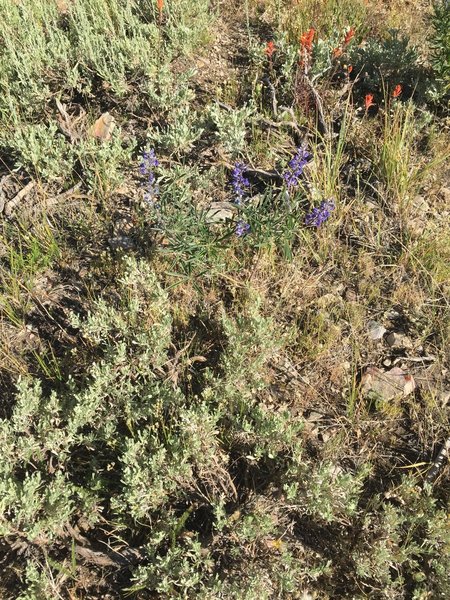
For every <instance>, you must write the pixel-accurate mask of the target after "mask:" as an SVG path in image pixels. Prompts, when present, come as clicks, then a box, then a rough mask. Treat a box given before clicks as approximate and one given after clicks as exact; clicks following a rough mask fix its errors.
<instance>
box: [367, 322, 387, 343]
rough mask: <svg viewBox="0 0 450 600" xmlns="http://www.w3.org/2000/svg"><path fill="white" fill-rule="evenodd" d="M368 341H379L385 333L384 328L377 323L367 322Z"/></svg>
mask: <svg viewBox="0 0 450 600" xmlns="http://www.w3.org/2000/svg"><path fill="white" fill-rule="evenodd" d="M367 330H368V336H369V339H371V340H373V341H378V340H381V339H382V338H383V336H384V334H385V333H386V328H385V327H383V325H381V324H380V323H377V321H369V322H368V323H367Z"/></svg>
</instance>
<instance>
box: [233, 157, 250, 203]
mask: <svg viewBox="0 0 450 600" xmlns="http://www.w3.org/2000/svg"><path fill="white" fill-rule="evenodd" d="M245 170H246V166H245V165H244V163H241V162H237V163H236V164H235V165H234V168H233V171H232V173H231V187H232V188H233V191H234V194H235V202H236V204H241V203H242V200H243V198H244V196H245V194H246V193H247V190H248V188H249V187H250V181H249V180H248V179H247V178H246V177H244V171H245Z"/></svg>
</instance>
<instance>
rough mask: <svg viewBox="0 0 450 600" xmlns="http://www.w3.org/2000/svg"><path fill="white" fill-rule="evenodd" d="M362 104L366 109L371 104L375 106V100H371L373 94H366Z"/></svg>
mask: <svg viewBox="0 0 450 600" xmlns="http://www.w3.org/2000/svg"><path fill="white" fill-rule="evenodd" d="M364 106H365V107H366V110H369V108H370V107H371V106H375V102H374V101H373V94H366V97H365V99H364Z"/></svg>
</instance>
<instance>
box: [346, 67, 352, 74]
mask: <svg viewBox="0 0 450 600" xmlns="http://www.w3.org/2000/svg"><path fill="white" fill-rule="evenodd" d="M352 71H353V66H352V65H348V67H347V73H348V74H349V75H350V73H351V72H352Z"/></svg>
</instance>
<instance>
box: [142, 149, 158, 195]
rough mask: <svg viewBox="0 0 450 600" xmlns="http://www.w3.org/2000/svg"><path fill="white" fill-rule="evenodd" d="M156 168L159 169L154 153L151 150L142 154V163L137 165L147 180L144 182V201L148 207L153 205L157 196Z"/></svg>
mask: <svg viewBox="0 0 450 600" xmlns="http://www.w3.org/2000/svg"><path fill="white" fill-rule="evenodd" d="M157 167H159V160H158V159H157V158H156V154H155V151H154V150H153V148H151V149H150V150H148V151H146V152H144V153H143V155H142V161H141V164H140V165H139V170H140V172H141V175H144V176H145V177H146V178H147V181H146V182H145V193H144V200H145V201H146V202H147V203H148V204H150V206H153V205H154V202H155V199H156V197H157V196H158V194H159V186H158V184H157V183H156V175H155V169H156V168H157Z"/></svg>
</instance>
